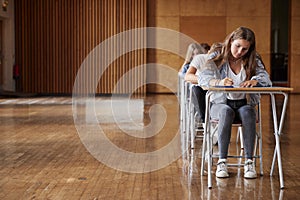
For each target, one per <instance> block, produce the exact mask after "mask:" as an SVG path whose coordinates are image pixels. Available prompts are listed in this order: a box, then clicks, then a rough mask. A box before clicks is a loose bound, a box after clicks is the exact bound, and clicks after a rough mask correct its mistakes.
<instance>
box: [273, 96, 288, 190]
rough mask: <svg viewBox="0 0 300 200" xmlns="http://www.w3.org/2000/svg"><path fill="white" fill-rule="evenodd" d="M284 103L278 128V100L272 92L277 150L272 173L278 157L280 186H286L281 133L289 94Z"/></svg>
mask: <svg viewBox="0 0 300 200" xmlns="http://www.w3.org/2000/svg"><path fill="white" fill-rule="evenodd" d="M283 95H284V103H283V107H282V112H281V117H280V124H279V128H278V122H277V113H276V102H275V96H274V94H271V104H272V112H273V122H274V135H275V142H276V146H275V150H274V156H273V161H272V167H271V172H270V175H271V176H272V175H273V170H274V165H275V161H276V157H277V162H278V171H279V179H280V188H281V189H283V188H284V180H283V170H282V162H281V152H280V134H281V130H282V126H283V121H284V116H285V112H286V106H287V100H288V96H287V94H284V93H283Z"/></svg>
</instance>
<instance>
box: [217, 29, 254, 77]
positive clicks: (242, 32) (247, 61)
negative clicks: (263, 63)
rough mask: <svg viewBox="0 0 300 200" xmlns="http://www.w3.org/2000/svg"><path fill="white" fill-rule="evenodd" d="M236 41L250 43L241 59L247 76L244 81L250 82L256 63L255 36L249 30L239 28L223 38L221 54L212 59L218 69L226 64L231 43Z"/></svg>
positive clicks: (229, 54)
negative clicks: (241, 40) (240, 40)
mask: <svg viewBox="0 0 300 200" xmlns="http://www.w3.org/2000/svg"><path fill="white" fill-rule="evenodd" d="M237 39H243V40H247V41H248V42H249V43H250V47H249V49H248V52H247V53H246V54H245V55H244V56H243V58H242V62H243V65H244V69H245V71H246V76H247V77H246V79H247V80H250V78H251V77H252V76H254V75H255V73H256V67H257V63H256V60H255V59H256V55H257V52H256V42H255V34H254V32H253V31H252V30H251V29H249V28H246V27H239V28H237V29H236V30H235V31H233V32H232V33H231V34H229V35H228V36H227V37H226V38H225V41H224V43H223V44H224V45H223V48H222V50H221V53H220V54H219V55H218V56H217V57H216V58H215V59H214V62H215V63H216V65H217V66H218V67H221V66H222V65H223V64H224V63H226V62H228V58H229V57H230V56H232V54H231V50H230V49H231V43H232V42H233V41H234V40H237Z"/></svg>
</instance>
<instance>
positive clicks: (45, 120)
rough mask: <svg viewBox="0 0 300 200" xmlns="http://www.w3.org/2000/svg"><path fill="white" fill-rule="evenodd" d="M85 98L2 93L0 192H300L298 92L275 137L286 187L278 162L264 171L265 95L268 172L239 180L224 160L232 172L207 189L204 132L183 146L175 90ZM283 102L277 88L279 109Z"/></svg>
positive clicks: (46, 195) (170, 195)
mask: <svg viewBox="0 0 300 200" xmlns="http://www.w3.org/2000/svg"><path fill="white" fill-rule="evenodd" d="M83 102H84V101H80V100H78V101H72V98H69V97H55V98H54V97H47V98H46V97H43V98H12V99H11V98H0V177H1V179H0V199H7V200H11V199H18V200H19V199H72V200H73V199H91V200H96V199H105V200H106V199H110V200H111V199H153V200H154V199H155V200H156V199H163V200H164V199H172V200H174V199H178V200H181V199H191V200H192V199H297V198H299V196H300V192H299V189H300V159H299V158H300V135H299V130H300V95H290V97H289V103H288V109H287V115H286V118H285V125H284V128H283V134H282V136H281V151H282V161H283V173H284V181H285V188H284V189H280V185H279V177H278V170H277V167H276V168H275V171H274V175H273V176H272V177H270V176H269V173H270V166H271V162H272V157H273V150H274V143H275V142H274V136H273V130H272V121H271V116H270V115H271V111H270V100H269V99H268V97H266V96H264V97H263V99H262V108H263V109H262V117H263V164H264V175H263V176H261V177H258V178H257V179H254V180H245V179H244V178H243V176H242V174H243V173H242V172H243V170H241V169H237V168H230V169H229V171H230V178H228V179H216V178H215V177H214V176H213V187H212V189H208V188H207V175H206V174H205V175H204V176H200V159H201V154H200V150H201V142H202V141H201V139H199V140H197V141H196V144H197V145H196V148H195V149H194V150H193V151H191V150H190V149H186V148H185V144H186V141H184V140H185V139H184V138H185V137H181V135H180V119H179V103H178V100H177V98H176V96H175V95H150V96H147V97H145V98H142V99H135V100H134V101H133V102H130V103H128V102H127V101H126V99H125V100H124V99H122V98H121V99H114V100H113V101H111V100H110V99H107V98H100V97H97V98H96V99H93V100H92V102H91V104H89V103H87V102H86V101H85V103H83ZM111 102H114V103H115V104H113V103H111ZM281 104H282V99H281V98H280V97H278V101H277V105H278V109H279V108H280V106H281ZM91 105H92V106H91ZM111 105H113V107H114V109H111V107H110V106H111ZM124 108H126V109H127V111H129V112H126V111H124ZM122 110H123V111H122ZM128 113H129V114H128ZM233 137H234V135H233ZM233 141H235V140H234V138H233ZM234 144H235V142H232V145H231V146H232V147H233V148H235V147H234V146H235V145H234ZM214 170H215V168H214ZM213 175H214V174H213Z"/></svg>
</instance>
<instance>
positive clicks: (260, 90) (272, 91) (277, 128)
mask: <svg viewBox="0 0 300 200" xmlns="http://www.w3.org/2000/svg"><path fill="white" fill-rule="evenodd" d="M203 89H205V90H208V92H207V94H206V111H205V112H206V113H205V124H206V128H205V132H204V134H205V135H206V137H207V138H209V135H208V134H209V133H208V131H207V130H208V125H209V119H210V117H209V112H210V109H209V108H210V97H211V96H212V94H214V93H216V92H224V93H247V94H268V95H270V97H271V105H272V113H273V126H274V136H275V141H276V144H275V149H274V155H273V161H272V167H271V172H270V175H271V176H272V175H273V171H274V166H275V162H276V158H277V163H278V171H279V179H280V188H281V189H283V188H284V180H283V171H282V163H281V153H280V135H281V131H282V127H283V122H284V116H285V112H286V106H287V101H288V93H289V92H291V91H292V90H293V88H287V87H251V88H240V87H238V88H237V87H226V86H225V87H203ZM276 94H280V95H283V96H284V102H283V105H282V112H281V116H280V118H279V124H278V118H277V113H276V100H275V95H276ZM207 141H208V142H207V149H210V148H211V146H210V145H211V144H210V142H209V140H207ZM211 187H212V182H211V159H208V188H211Z"/></svg>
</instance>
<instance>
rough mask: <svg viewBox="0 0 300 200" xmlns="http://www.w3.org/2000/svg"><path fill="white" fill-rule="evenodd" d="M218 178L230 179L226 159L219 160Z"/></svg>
mask: <svg viewBox="0 0 300 200" xmlns="http://www.w3.org/2000/svg"><path fill="white" fill-rule="evenodd" d="M216 177H218V178H227V177H229V174H228V171H227V163H226V159H219V161H218V164H217V171H216Z"/></svg>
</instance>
